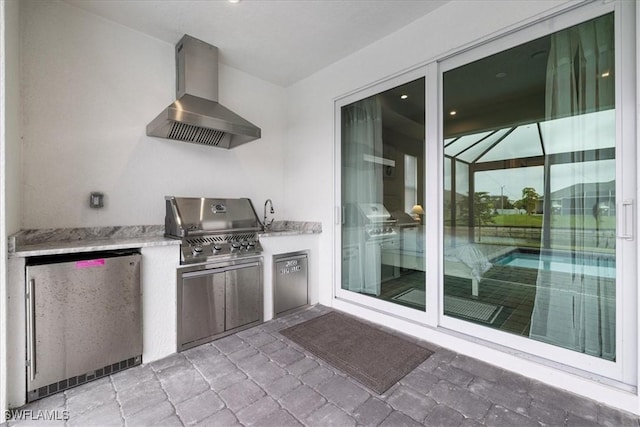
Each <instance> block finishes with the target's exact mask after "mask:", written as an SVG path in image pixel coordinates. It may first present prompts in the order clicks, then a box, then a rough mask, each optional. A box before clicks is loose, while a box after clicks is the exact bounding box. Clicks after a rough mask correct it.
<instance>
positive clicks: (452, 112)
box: [449, 110, 458, 116]
mask: <svg viewBox="0 0 640 427" xmlns="http://www.w3.org/2000/svg"><path fill="white" fill-rule="evenodd" d="M456 114H458V112H457V111H456V110H451V111H449V115H450V116H455V115H456Z"/></svg>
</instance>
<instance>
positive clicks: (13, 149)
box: [0, 0, 21, 423]
mask: <svg viewBox="0 0 640 427" xmlns="http://www.w3.org/2000/svg"><path fill="white" fill-rule="evenodd" d="M19 22H20V6H19V3H18V0H6V1H2V2H0V241H1V242H6V241H7V236H8V235H10V234H12V233H14V232H16V231H18V230H19V229H20V163H21V161H20V110H21V100H20V49H19V45H20V43H19V25H18V23H19ZM6 313H7V245H6V244H2V245H0V409H2V415H1V416H0V423H2V422H3V421H4V417H5V414H4V410H5V409H6V408H7V351H6V350H7V345H6V343H7V318H6Z"/></svg>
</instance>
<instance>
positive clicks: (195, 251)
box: [193, 246, 202, 255]
mask: <svg viewBox="0 0 640 427" xmlns="http://www.w3.org/2000/svg"><path fill="white" fill-rule="evenodd" d="M200 253H202V246H194V247H193V254H194V255H200Z"/></svg>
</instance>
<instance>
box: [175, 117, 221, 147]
mask: <svg viewBox="0 0 640 427" xmlns="http://www.w3.org/2000/svg"><path fill="white" fill-rule="evenodd" d="M224 137H225V133H224V132H220V131H219V130H215V129H205V128H201V127H198V126H193V125H187V124H185V123H178V122H174V123H173V125H172V126H171V131H169V135H167V138H168V139H175V140H178V141H186V142H195V143H197V144H205V145H216V146H217V145H218V144H220V141H222V139H223V138H224Z"/></svg>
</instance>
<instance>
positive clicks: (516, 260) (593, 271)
mask: <svg viewBox="0 0 640 427" xmlns="http://www.w3.org/2000/svg"><path fill="white" fill-rule="evenodd" d="M596 262H598V263H599V264H600V265H597V264H596ZM493 263H494V264H497V265H507V266H511V267H523V268H533V269H535V270H549V271H558V272H562V273H569V274H573V273H579V274H586V275H588V276H599V277H606V278H611V279H615V277H616V263H615V258H613V257H610V256H600V257H598V258H597V260H596V259H595V257H593V256H589V255H585V256H583V257H581V256H579V255H578V256H576V257H571V256H570V255H564V254H555V253H554V254H540V253H529V252H519V251H516V252H511V253H510V254H508V255H505V256H504V257H502V258H499V259H497V260H494V262H493Z"/></svg>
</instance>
